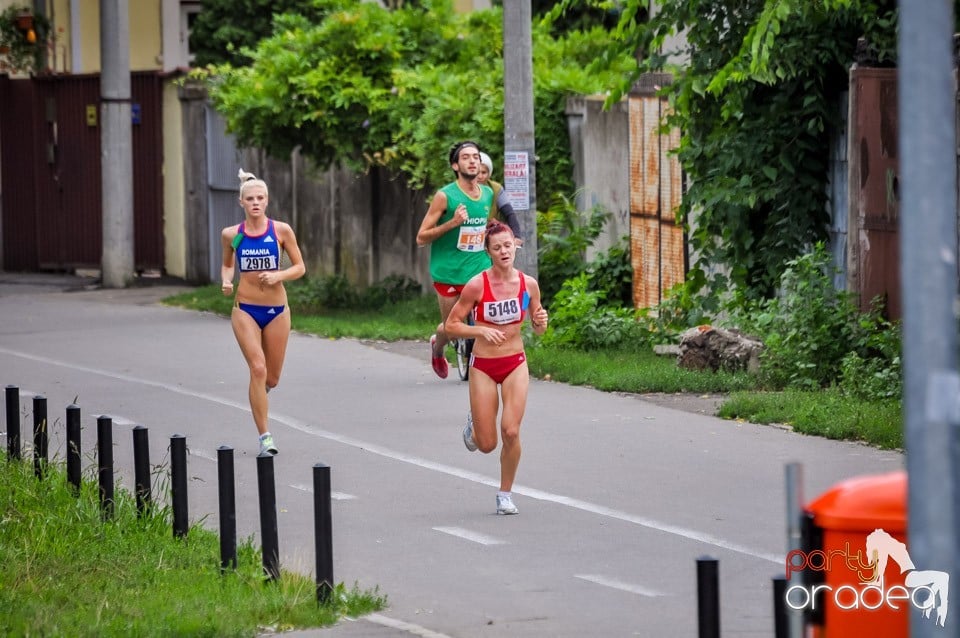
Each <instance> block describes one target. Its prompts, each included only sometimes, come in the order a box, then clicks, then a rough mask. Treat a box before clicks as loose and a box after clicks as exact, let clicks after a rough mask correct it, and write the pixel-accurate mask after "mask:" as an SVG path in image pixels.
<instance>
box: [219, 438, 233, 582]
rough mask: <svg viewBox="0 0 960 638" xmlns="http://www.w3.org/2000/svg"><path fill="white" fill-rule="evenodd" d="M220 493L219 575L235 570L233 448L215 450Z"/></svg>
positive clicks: (225, 446)
mask: <svg viewBox="0 0 960 638" xmlns="http://www.w3.org/2000/svg"><path fill="white" fill-rule="evenodd" d="M217 484H218V486H219V489H218V491H219V493H220V573H221V574H222V573H224V572H225V571H227V570H228V569H236V568H237V497H236V488H235V486H234V480H233V448H232V447H230V446H228V445H221V446H220V447H218V448H217Z"/></svg>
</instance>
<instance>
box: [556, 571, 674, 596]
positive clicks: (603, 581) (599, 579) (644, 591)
mask: <svg viewBox="0 0 960 638" xmlns="http://www.w3.org/2000/svg"><path fill="white" fill-rule="evenodd" d="M574 578H579V579H581V580H585V581H588V582H591V583H596V584H597V585H603V586H604V587H612V588H613V589H619V590H621V591H627V592H630V593H631V594H639V595H641V596H647V597H649V598H656V597H657V596H664V595H665V594H663V593H661V592H658V591H656V590H653V589H648V588H646V587H641V586H640V585H634V584H632V583H625V582H623V581H620V580H615V579H613V578H606V577H604V576H598V575H596V574H574Z"/></svg>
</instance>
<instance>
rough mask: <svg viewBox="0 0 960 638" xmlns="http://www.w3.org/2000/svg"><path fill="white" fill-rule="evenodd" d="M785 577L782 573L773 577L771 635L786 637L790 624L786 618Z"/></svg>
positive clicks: (778, 637) (788, 633)
mask: <svg viewBox="0 0 960 638" xmlns="http://www.w3.org/2000/svg"><path fill="white" fill-rule="evenodd" d="M787 618H788V617H787V578H786V576H784V575H783V574H780V575H778V576H774V577H773V636H774V638H788V637H789V635H790V624H789V622H788V620H787Z"/></svg>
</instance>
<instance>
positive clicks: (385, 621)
mask: <svg viewBox="0 0 960 638" xmlns="http://www.w3.org/2000/svg"><path fill="white" fill-rule="evenodd" d="M363 620H367V621H369V622H372V623H376V624H378V625H383V626H384V627H390V628H392V629H402V630H403V631H405V632H407V633H409V634H413V635H414V636H420V637H421V638H450V636H448V635H447V634H441V633H439V632H436V631H433V630H431V629H427V628H426V627H421V626H420V625H414V624H413V623H410V622H405V621H403V620H395V619H393V618H387V617H386V616H384V615H383V614H367V615H366V616H364V617H363Z"/></svg>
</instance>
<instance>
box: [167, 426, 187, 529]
mask: <svg viewBox="0 0 960 638" xmlns="http://www.w3.org/2000/svg"><path fill="white" fill-rule="evenodd" d="M170 490H171V491H170V500H171V502H172V505H173V535H174V536H175V537H176V538H183V537H184V536H186V535H187V532H188V531H189V528H190V524H189V521H188V520H187V438H186V437H185V436H183V435H182V434H174V435H173V436H171V437H170Z"/></svg>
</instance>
